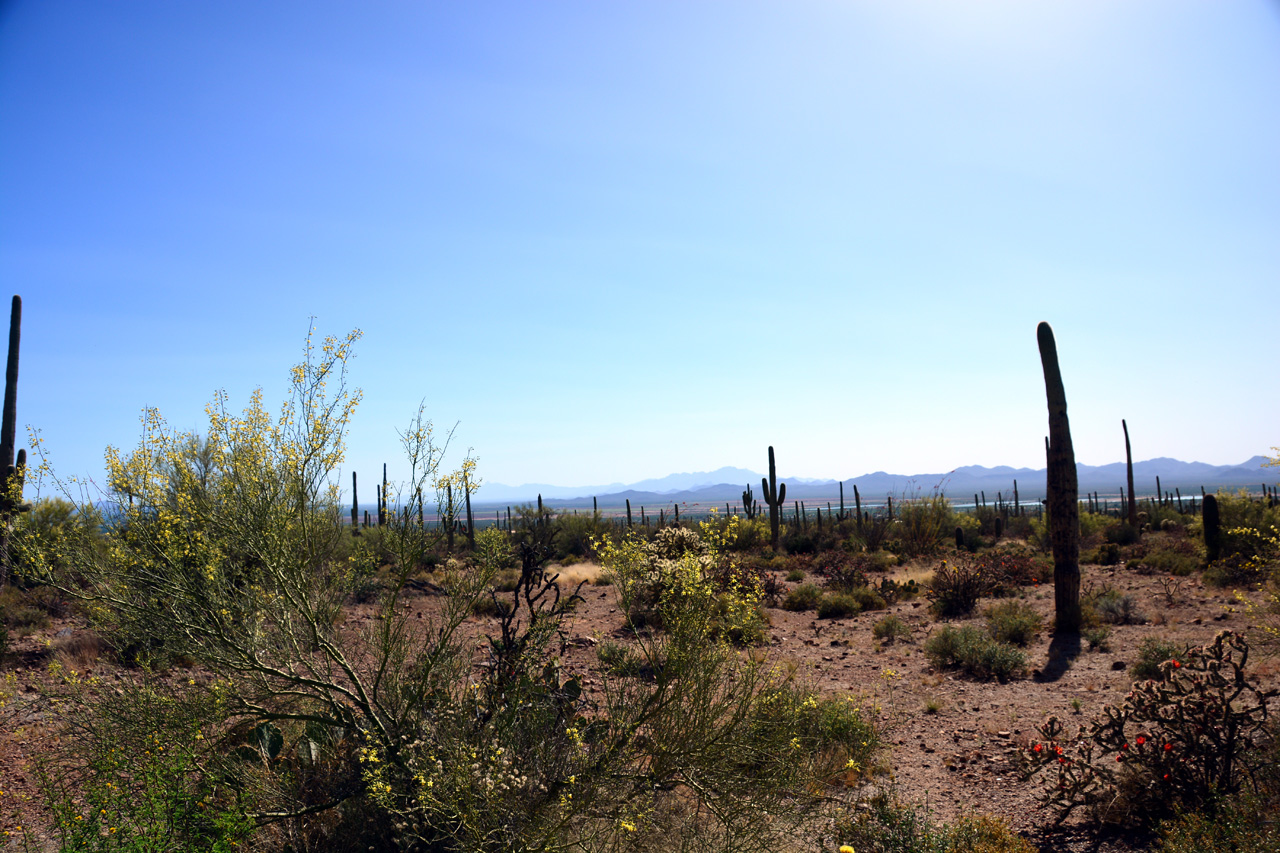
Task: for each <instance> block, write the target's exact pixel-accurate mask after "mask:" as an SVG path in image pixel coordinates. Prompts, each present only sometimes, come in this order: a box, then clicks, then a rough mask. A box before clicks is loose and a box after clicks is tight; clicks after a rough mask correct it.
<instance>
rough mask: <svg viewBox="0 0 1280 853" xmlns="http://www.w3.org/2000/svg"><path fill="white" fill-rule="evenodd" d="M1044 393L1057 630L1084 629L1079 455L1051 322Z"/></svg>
mask: <svg viewBox="0 0 1280 853" xmlns="http://www.w3.org/2000/svg"><path fill="white" fill-rule="evenodd" d="M1036 342H1037V343H1038V344H1039V346H1040V363H1041V365H1042V366H1043V367H1044V390H1045V396H1046V397H1047V399H1048V404H1049V437H1048V439H1046V442H1045V443H1046V457H1047V460H1046V461H1047V466H1048V470H1047V472H1046V480H1047V486H1048V498H1047V500H1046V509H1047V510H1048V513H1049V541H1050V543H1051V544H1052V546H1053V599H1054V601H1053V604H1054V630H1055V631H1057V632H1059V633H1063V632H1074V631H1079V630H1080V505H1079V503H1078V499H1079V481H1078V480H1077V478H1076V453H1075V449H1074V448H1073V447H1072V445H1071V424H1070V422H1069V421H1068V420H1067V393H1066V391H1065V390H1064V389H1063V387H1062V371H1061V369H1060V368H1059V367H1058V347H1057V344H1056V342H1055V341H1054V339H1053V329H1051V328H1049V324H1048V323H1041V324H1040V325H1039V326H1038V327H1037V328H1036Z"/></svg>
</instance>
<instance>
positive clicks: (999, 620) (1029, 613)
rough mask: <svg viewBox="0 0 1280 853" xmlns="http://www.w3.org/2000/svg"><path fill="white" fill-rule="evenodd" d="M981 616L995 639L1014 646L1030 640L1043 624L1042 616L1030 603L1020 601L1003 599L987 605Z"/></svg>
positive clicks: (1024, 643)
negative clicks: (1003, 600) (997, 602)
mask: <svg viewBox="0 0 1280 853" xmlns="http://www.w3.org/2000/svg"><path fill="white" fill-rule="evenodd" d="M982 618H983V619H985V620H986V622H987V631H988V632H990V634H991V636H992V637H993V638H994V639H995V640H997V641H998V642H1001V643H1012V644H1013V645H1015V646H1025V645H1026V644H1027V643H1029V642H1031V640H1032V639H1034V638H1035V635H1036V634H1037V633H1038V632H1039V631H1040V629H1041V628H1042V627H1043V625H1044V618H1043V617H1042V616H1041V615H1040V614H1039V613H1037V612H1036V611H1035V609H1034V608H1032V607H1031V606H1030V605H1027V604H1023V603H1022V602H1020V601H1005V602H1001V603H999V604H995V605H993V606H991V607H988V608H987V609H986V611H984V612H983V614H982Z"/></svg>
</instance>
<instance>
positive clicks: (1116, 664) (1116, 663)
mask: <svg viewBox="0 0 1280 853" xmlns="http://www.w3.org/2000/svg"><path fill="white" fill-rule="evenodd" d="M1128 666H1129V665H1128V664H1127V663H1125V662H1124V661H1122V660H1113V661H1112V662H1111V671H1112V672H1120V671H1121V670H1123V669H1127V668H1128Z"/></svg>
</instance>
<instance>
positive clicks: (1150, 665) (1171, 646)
mask: <svg viewBox="0 0 1280 853" xmlns="http://www.w3.org/2000/svg"><path fill="white" fill-rule="evenodd" d="M1186 653H1187V647H1186V646H1183V645H1178V644H1177V643H1175V642H1173V641H1172V640H1165V639H1162V638H1160V637H1144V638H1143V640H1142V642H1140V643H1138V659H1137V660H1136V661H1134V662H1133V664H1132V665H1130V667H1129V676H1130V677H1131V678H1133V679H1134V680H1135V681H1141V680H1146V679H1149V678H1161V677H1162V670H1161V664H1163V663H1164V662H1165V661H1168V660H1178V659H1180V658H1183V657H1185V656H1186Z"/></svg>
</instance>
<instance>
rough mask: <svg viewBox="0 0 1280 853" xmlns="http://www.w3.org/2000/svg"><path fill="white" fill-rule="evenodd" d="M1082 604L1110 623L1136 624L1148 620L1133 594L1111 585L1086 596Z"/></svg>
mask: <svg viewBox="0 0 1280 853" xmlns="http://www.w3.org/2000/svg"><path fill="white" fill-rule="evenodd" d="M1082 606H1083V607H1084V608H1086V609H1089V610H1092V611H1093V613H1094V614H1096V616H1097V618H1098V619H1099V620H1101V621H1103V622H1105V623H1107V624H1109V625H1135V624H1141V623H1143V622H1145V621H1147V617H1146V616H1144V615H1143V614H1142V611H1140V610H1139V609H1138V601H1137V599H1136V598H1134V597H1133V596H1132V595H1127V594H1123V593H1121V592H1120V591H1119V590H1116V589H1114V588H1111V587H1104V588H1103V589H1102V590H1101V591H1099V592H1097V593H1095V594H1093V595H1089V596H1086V597H1085V599H1084V601H1083V602H1082Z"/></svg>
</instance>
